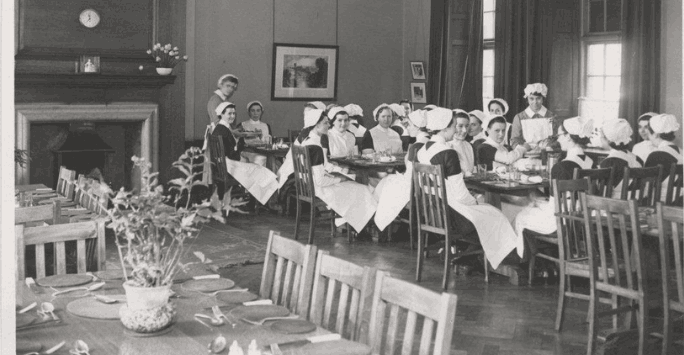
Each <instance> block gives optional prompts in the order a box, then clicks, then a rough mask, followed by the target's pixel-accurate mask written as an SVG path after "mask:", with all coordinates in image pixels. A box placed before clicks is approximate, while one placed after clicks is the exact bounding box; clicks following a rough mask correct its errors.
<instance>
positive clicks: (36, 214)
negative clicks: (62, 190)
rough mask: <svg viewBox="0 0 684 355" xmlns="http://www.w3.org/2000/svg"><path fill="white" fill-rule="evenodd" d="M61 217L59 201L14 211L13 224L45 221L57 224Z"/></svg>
mask: <svg viewBox="0 0 684 355" xmlns="http://www.w3.org/2000/svg"><path fill="white" fill-rule="evenodd" d="M61 216H62V207H61V201H59V200H54V201H52V203H51V204H43V205H39V206H32V207H19V208H15V209H14V224H25V223H29V222H40V221H46V222H49V223H50V224H59V223H60V220H61Z"/></svg>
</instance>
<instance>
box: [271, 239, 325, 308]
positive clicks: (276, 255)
mask: <svg viewBox="0 0 684 355" xmlns="http://www.w3.org/2000/svg"><path fill="white" fill-rule="evenodd" d="M316 250H317V249H316V246H314V245H311V244H308V245H304V244H301V243H299V242H297V241H294V240H292V239H288V238H284V237H281V236H280V234H279V233H278V232H274V231H271V233H270V235H269V237H268V245H267V246H266V258H265V260H264V269H263V272H262V274H261V287H260V291H259V295H260V296H261V297H262V298H269V299H271V300H272V301H273V304H278V305H282V306H285V307H287V308H288V309H289V310H290V311H291V312H293V313H296V314H298V315H300V316H303V317H306V316H307V314H308V313H309V301H310V297H311V289H312V287H313V278H314V269H315V263H316Z"/></svg>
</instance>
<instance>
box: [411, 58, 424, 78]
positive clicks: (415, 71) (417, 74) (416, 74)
mask: <svg viewBox="0 0 684 355" xmlns="http://www.w3.org/2000/svg"><path fill="white" fill-rule="evenodd" d="M411 75H413V80H425V66H424V65H423V62H411Z"/></svg>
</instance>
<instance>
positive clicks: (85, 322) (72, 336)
mask: <svg viewBox="0 0 684 355" xmlns="http://www.w3.org/2000/svg"><path fill="white" fill-rule="evenodd" d="M121 283H122V282H121V281H107V284H106V286H105V287H104V289H101V290H98V291H95V292H94V293H96V294H101V295H115V294H123V289H122V287H121ZM38 289H40V290H41V291H43V292H44V293H43V294H34V293H33V292H32V291H31V290H30V289H29V288H28V287H27V286H26V285H25V283H24V282H18V283H17V305H18V306H20V307H21V306H26V305H28V304H30V303H31V302H34V301H35V302H38V304H39V305H40V302H43V301H51V302H52V303H53V304H54V305H55V309H56V312H55V313H56V314H57V316H58V317H59V318H60V319H61V320H62V321H61V322H60V323H57V324H55V323H49V324H53V325H51V326H48V324H46V325H45V326H42V327H36V328H31V329H26V330H18V331H17V342H18V343H20V342H25V341H37V342H40V343H41V344H42V345H43V350H46V349H48V348H50V347H52V346H53V345H55V344H57V343H59V342H61V341H63V340H64V341H66V345H65V347H64V348H62V349H61V350H60V351H59V352H58V354H67V353H68V350H69V348H70V347H72V346H73V345H72V344H73V343H74V342H75V341H76V340H78V339H80V340H83V341H85V342H86V343H87V344H88V346H89V347H90V353H91V354H93V355H95V354H97V355H102V354H127V355H138V354H140V355H143V354H145V355H147V354H152V355H154V354H160V355H162V354H163V355H167V354H207V345H208V344H209V343H210V342H211V341H212V340H213V339H214V338H216V337H217V336H218V335H219V334H222V335H223V336H225V337H226V339H227V340H228V345H229V346H230V344H231V343H232V342H233V341H234V340H237V341H238V343H239V344H240V346H241V347H242V348H243V349H244V351H245V353H246V351H247V347H248V345H249V343H250V342H251V341H252V339H256V342H257V344H258V346H259V347H260V348H261V349H262V351H266V350H268V349H269V344H272V343H283V342H291V341H296V340H304V339H306V338H308V337H311V336H314V335H320V334H329V332H328V331H327V330H325V329H323V328H320V327H318V328H317V329H316V330H315V331H314V332H311V333H306V334H284V333H279V332H276V331H274V330H273V329H271V326H270V324H269V323H268V322H267V323H266V325H264V326H255V325H251V324H248V323H245V322H242V321H237V325H236V326H235V327H234V328H233V327H231V326H230V325H228V324H226V325H223V326H219V327H211V329H209V328H207V327H206V326H204V325H202V324H200V323H199V322H197V321H196V320H195V319H194V314H195V313H204V314H207V315H211V310H210V309H207V308H209V307H211V306H213V305H217V304H219V305H223V304H222V303H220V302H218V301H217V300H216V298H215V297H214V296H207V295H204V294H200V293H198V292H191V291H184V290H183V289H182V287H181V285H174V286H173V287H172V289H173V290H174V291H176V292H177V293H178V294H179V295H180V296H181V298H173V299H172V301H173V302H174V303H175V305H176V310H177V312H178V314H177V317H176V322H175V324H174V325H172V328H171V330H170V331H168V332H167V333H165V334H161V335H159V336H156V337H137V336H132V335H129V334H128V332H127V331H126V332H124V327H123V325H122V324H121V322H120V321H119V320H100V319H90V318H82V317H79V316H75V315H73V314H70V313H69V312H68V311H66V306H67V304H69V302H71V301H73V300H75V299H78V298H77V297H73V296H75V294H73V295H71V296H70V295H69V294H66V295H64V297H63V296H61V295H60V296H58V297H56V298H53V297H51V294H52V293H53V292H54V291H53V290H52V289H50V288H43V287H38ZM230 308H231V307H230V306H229V307H227V308H226V307H221V310H222V311H223V312H224V313H228V312H229V310H230ZM29 312H33V314H35V309H34V310H32V311H29ZM222 353H223V354H227V353H228V349H226V350H224V351H223V352H222ZM283 353H284V354H312V355H313V354H340V355H341V354H370V348H369V347H368V346H366V345H364V344H360V343H356V342H352V341H349V340H344V339H342V340H336V341H329V342H323V343H317V344H306V345H303V346H301V347H299V348H296V349H290V350H287V351H283Z"/></svg>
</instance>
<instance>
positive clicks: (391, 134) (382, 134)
mask: <svg viewBox="0 0 684 355" xmlns="http://www.w3.org/2000/svg"><path fill="white" fill-rule="evenodd" d="M370 135H371V137H372V138H373V150H374V151H376V152H384V151H386V150H389V151H390V153H392V154H397V153H401V152H403V151H404V150H403V149H402V147H401V137H400V136H399V133H397V132H395V131H394V130H393V129H391V128H387V129H384V128H382V127H380V125H377V126H375V127H373V128H371V130H370Z"/></svg>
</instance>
